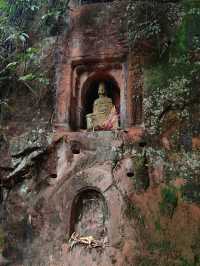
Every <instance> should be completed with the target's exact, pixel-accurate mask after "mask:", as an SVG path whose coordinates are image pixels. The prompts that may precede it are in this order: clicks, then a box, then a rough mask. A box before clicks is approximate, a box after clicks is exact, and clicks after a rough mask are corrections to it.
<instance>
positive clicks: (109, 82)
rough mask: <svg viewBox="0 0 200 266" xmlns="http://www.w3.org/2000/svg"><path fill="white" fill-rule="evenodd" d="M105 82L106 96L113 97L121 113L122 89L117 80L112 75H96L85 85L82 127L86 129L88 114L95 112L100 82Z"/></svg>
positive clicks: (117, 109) (113, 101)
mask: <svg viewBox="0 0 200 266" xmlns="http://www.w3.org/2000/svg"><path fill="white" fill-rule="evenodd" d="M101 82H103V83H104V84H105V90H106V96H108V97H109V98H111V99H112V103H113V105H114V106H115V108H116V111H117V113H118V114H120V89H119V87H118V85H117V83H116V81H115V80H114V79H113V78H112V77H110V76H101V75H95V77H93V78H92V79H91V80H90V81H88V82H87V84H86V85H85V93H84V95H83V99H82V102H83V118H82V128H83V129H86V115H87V114H90V113H92V112H93V105H94V102H95V100H96V99H97V98H98V97H99V95H98V88H99V84H100V83H101Z"/></svg>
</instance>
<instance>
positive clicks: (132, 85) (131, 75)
mask: <svg viewBox="0 0 200 266" xmlns="http://www.w3.org/2000/svg"><path fill="white" fill-rule="evenodd" d="M127 87H128V89H127V95H128V97H127V111H128V127H133V126H136V125H140V124H142V122H143V76H142V62H141V57H140V56H135V55H130V56H129V59H128V86H127Z"/></svg>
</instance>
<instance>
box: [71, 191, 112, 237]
mask: <svg viewBox="0 0 200 266" xmlns="http://www.w3.org/2000/svg"><path fill="white" fill-rule="evenodd" d="M107 216H108V211H107V205H106V202H105V199H104V197H103V195H102V194H101V193H100V192H98V191H96V190H94V189H86V190H83V191H81V192H80V193H79V194H78V195H77V196H76V197H75V199H74V202H73V205H72V212H71V223H70V235H71V234H72V233H73V232H76V233H78V234H80V235H81V236H90V235H91V236H93V237H95V238H96V239H101V238H102V237H104V236H105V235H106V232H107V230H106V220H107Z"/></svg>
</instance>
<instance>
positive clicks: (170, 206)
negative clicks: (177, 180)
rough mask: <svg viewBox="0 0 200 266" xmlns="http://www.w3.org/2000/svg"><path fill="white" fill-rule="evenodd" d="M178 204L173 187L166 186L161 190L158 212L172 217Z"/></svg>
mask: <svg viewBox="0 0 200 266" xmlns="http://www.w3.org/2000/svg"><path fill="white" fill-rule="evenodd" d="M177 204H178V196H177V190H176V188H175V187H173V186H166V187H164V188H163V189H162V190H161V202H160V203H159V206H160V212H161V213H162V214H163V215H167V216H169V217H172V216H173V214H174V211H175V209H176V207H177Z"/></svg>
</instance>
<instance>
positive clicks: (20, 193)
mask: <svg viewBox="0 0 200 266" xmlns="http://www.w3.org/2000/svg"><path fill="white" fill-rule="evenodd" d="M96 2H97V1H96ZM162 5H163V6H162ZM130 7H131V3H129V5H128V1H117V0H116V1H108V2H107V1H105V2H104V3H102V2H101V3H99V2H98V3H93V4H86V3H85V4H84V5H80V3H78V2H76V1H71V3H70V8H69V14H68V28H67V31H66V32H65V33H63V34H62V35H60V36H59V37H58V38H54V37H49V38H47V39H45V40H43V41H42V42H41V43H38V42H37V40H34V42H35V43H36V44H37V46H39V47H40V53H39V55H38V61H40V62H41V66H42V71H46V70H49V75H50V77H51V78H52V82H51V83H50V85H48V86H41V87H40V90H39V93H38V94H37V95H35V94H34V93H32V92H31V91H29V90H27V88H24V87H22V88H20V90H19V89H18V90H11V91H10V93H9V96H8V97H9V106H10V107H12V108H11V110H9V111H7V112H6V113H4V117H3V120H2V126H1V128H0V130H1V131H0V143H1V146H0V175H1V184H2V186H1V230H0V244H1V247H2V257H1V260H2V261H0V263H2V265H3V264H6V263H10V265H16V266H17V265H35V266H37V265H54V266H55V265H56V266H59V265H60V266H61V265H71V266H78V265H80V266H83V265H87V266H88V265H102V266H105V265H109V266H110V265H118V266H120V265H123V266H125V265H127V266H128V265H135V266H145V265H148V266H150V265H161V266H165V265H166V266H167V265H170V266H171V265H177V266H178V265H180V266H184V265H195V266H197V265H199V263H200V237H199V232H200V225H199V220H200V208H199V205H198V204H199V202H200V200H199V163H198V162H199V121H198V112H199V108H198V106H199V101H198V100H196V99H197V96H198V95H199V90H198V88H197V87H198V84H199V80H198V75H196V76H195V77H196V79H195V80H193V79H192V78H193V76H192V77H191V80H192V82H189V81H188V82H186V81H185V79H187V77H186V78H185V79H184V80H182V73H181V75H179V76H178V78H177V77H176V75H177V74H176V73H175V72H173V71H174V69H172V70H171V69H170V70H169V69H168V70H169V73H171V72H170V71H172V72H173V74H172V75H171V74H169V75H168V72H167V71H165V70H166V68H164V70H163V69H162V68H161V67H160V66H158V67H157V65H156V67H155V65H153V63H154V62H155V61H156V60H157V56H156V55H155V46H154V40H153V38H149V39H148V38H147V39H145V40H144V38H143V39H142V40H139V41H138V42H137V43H136V45H135V46H134V48H131V49H130V44H129V42H130V39H129V37H130V36H129V35H130V28H129V27H127V25H129V24H127V23H128V21H127V20H129V19H130V13H129V12H130V10H129V8H130ZM161 7H163V9H164V8H165V9H166V10H168V9H169V10H171V9H170V8H171V6H170V7H167V8H166V5H165V4H161ZM173 7H177V5H175V4H173ZM134 8H138V7H137V5H135V4H134V6H133V8H132V9H134ZM177 9H178V7H177ZM134 12H135V11H134ZM183 21H184V20H183ZM140 22H141V23H142V21H140ZM138 23H139V22H138ZM184 23H185V22H184ZM36 24H37V23H36ZM178 24H179V26H180V25H182V24H181V19H179V20H178ZM138 25H139V24H138ZM138 27H139V26H138ZM174 27H175V26H174ZM176 27H177V25H176ZM181 27H183V26H181ZM136 28H137V27H136ZM180 34H181V33H180V32H179V34H178V36H179V37H180ZM165 40H166V39H165V37H163V35H162V42H163V43H166V42H165ZM181 40H182V39H181ZM166 54H167V57H168V59H169V52H168V50H167V52H166ZM190 55H192V56H190V60H191V61H190V62H189V65H191V63H192V64H196V63H197V64H196V65H198V51H197V52H195V53H194V51H193V53H191V54H190ZM165 60H166V57H165V56H164V62H165V63H164V65H165V66H167V64H168V63H166V61H165ZM168 61H169V60H168ZM173 66H175V68H177V65H175V63H174V64H173ZM178 66H179V67H180V66H185V62H183V61H182V62H181V63H180V64H179V65H178ZM192 67H193V66H192ZM19 71H20V70H19ZM187 71H188V72H189V71H190V70H189V68H187ZM192 71H193V73H194V67H193V69H192ZM155 72H156V74H157V76H156V77H155ZM195 73H197V72H195ZM170 75H171V76H170ZM165 76H166V79H168V80H170V82H169V84H168V83H167V85H166V86H165V85H164V86H163V84H162V83H161V81H164V79H165V78H164V77H165ZM173 77H176V78H175V81H174V80H173ZM160 80H161V81H160ZM188 80H189V78H188ZM102 81H103V82H105V84H106V86H107V93H108V94H109V96H110V97H111V98H112V100H113V104H114V105H115V106H116V107H119V114H120V115H119V123H120V128H119V129H117V130H107V131H106V130H95V131H88V130H86V118H85V117H86V114H88V113H89V112H91V110H92V104H93V102H94V100H95V99H96V98H97V96H96V95H97V85H98V84H99V82H102ZM179 81H180V83H178V82H179ZM159 82H160V83H159ZM177 84H178V85H177ZM175 85H176V87H175ZM162 86H163V87H162ZM191 86H193V87H192V88H193V89H192V93H191V91H189V94H188V87H191ZM162 89H163V90H162ZM176 91H178V92H177V93H176V94H173V92H176ZM184 93H186V94H184ZM177 95H178V96H177ZM186 96H187V97H188V98H187V99H191V100H188V101H187V100H185V99H186V98H184V97H186ZM175 97H178V98H177V99H176V98H175ZM182 98H183V99H184V100H182ZM182 112H183V114H184V115H185V113H186V114H189V116H187V115H186V116H184V115H182ZM191 124H192V125H191ZM190 129H191V130H190Z"/></svg>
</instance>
